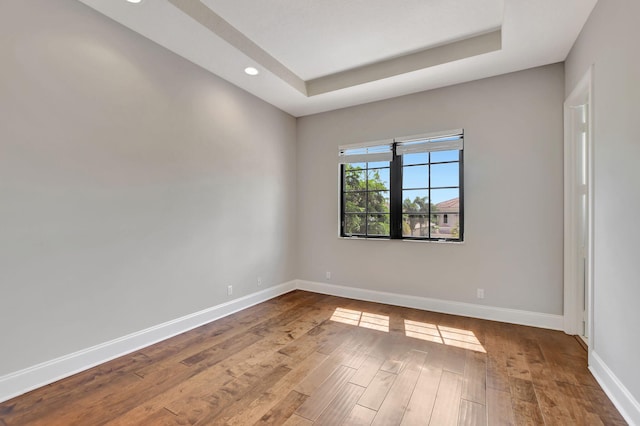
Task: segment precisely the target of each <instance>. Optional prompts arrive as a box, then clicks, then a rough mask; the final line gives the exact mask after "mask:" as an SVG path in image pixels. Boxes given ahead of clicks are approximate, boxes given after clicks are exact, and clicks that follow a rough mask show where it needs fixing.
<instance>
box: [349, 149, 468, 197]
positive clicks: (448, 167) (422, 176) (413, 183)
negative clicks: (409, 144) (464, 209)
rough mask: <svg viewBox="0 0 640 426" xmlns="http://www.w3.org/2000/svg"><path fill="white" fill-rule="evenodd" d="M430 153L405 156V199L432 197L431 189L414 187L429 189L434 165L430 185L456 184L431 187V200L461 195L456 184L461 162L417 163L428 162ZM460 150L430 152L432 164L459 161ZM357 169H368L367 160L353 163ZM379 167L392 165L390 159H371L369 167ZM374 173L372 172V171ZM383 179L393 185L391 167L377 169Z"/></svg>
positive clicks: (457, 183) (385, 183)
mask: <svg viewBox="0 0 640 426" xmlns="http://www.w3.org/2000/svg"><path fill="white" fill-rule="evenodd" d="M428 156H429V153H426V152H425V153H417V154H406V155H404V161H403V165H404V167H403V177H402V180H403V188H404V189H405V190H404V191H403V196H402V199H403V200H404V199H406V198H410V199H411V200H414V199H415V197H426V198H428V196H429V191H428V190H426V189H412V188H427V187H429V183H428V174H427V173H428V168H429V167H431V187H432V188H437V187H447V186H453V187H456V188H453V189H432V190H431V203H433V204H438V203H441V202H443V201H448V200H451V199H453V198H458V197H459V196H460V194H459V190H458V189H457V187H459V186H460V180H459V176H460V174H459V163H457V162H456V163H444V164H432V165H431V166H426V165H418V164H422V163H427V162H428ZM458 159H459V157H458V151H457V150H451V151H436V152H432V153H431V163H438V162H444V161H458ZM352 166H353V167H354V168H363V169H364V168H365V167H366V164H365V163H355V164H352ZM377 167H389V162H388V161H379V162H370V163H369V169H373V168H377ZM370 173H373V171H370ZM378 174H379V176H380V180H381V181H382V182H383V183H384V185H385V186H386V187H387V188H390V184H389V169H388V168H387V169H380V170H378Z"/></svg>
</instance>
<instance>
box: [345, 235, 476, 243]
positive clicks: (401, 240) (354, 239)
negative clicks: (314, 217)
mask: <svg viewBox="0 0 640 426" xmlns="http://www.w3.org/2000/svg"><path fill="white" fill-rule="evenodd" d="M338 239H339V240H351V241H400V242H407V243H431V244H455V245H463V244H464V241H447V240H418V239H415V240H413V239H392V238H367V237H340V236H339V237H338Z"/></svg>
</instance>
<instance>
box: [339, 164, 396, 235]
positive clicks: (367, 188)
mask: <svg viewBox="0 0 640 426" xmlns="http://www.w3.org/2000/svg"><path fill="white" fill-rule="evenodd" d="M344 170H345V173H344V175H345V176H344V179H345V182H344V183H345V189H346V191H347V192H346V194H345V205H344V207H345V212H346V213H358V214H347V215H345V221H346V223H345V226H344V232H345V234H347V235H348V234H365V233H366V234H368V235H389V228H390V225H389V203H388V200H387V199H386V198H385V192H382V191H388V190H389V188H387V186H386V185H385V183H384V181H383V180H382V178H381V177H380V171H379V170H363V169H359V168H357V167H354V166H353V165H351V164H345V166H344ZM372 191H380V192H372ZM372 213H373V214H372ZM365 221H366V222H368V223H366V222H365Z"/></svg>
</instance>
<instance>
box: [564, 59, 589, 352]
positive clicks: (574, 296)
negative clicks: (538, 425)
mask: <svg viewBox="0 0 640 426" xmlns="http://www.w3.org/2000/svg"><path fill="white" fill-rule="evenodd" d="M585 101H586V104H587V121H588V123H587V140H586V145H587V146H586V151H587V200H588V202H587V219H588V220H587V235H586V237H587V243H586V254H585V259H586V268H585V289H584V292H585V293H584V297H585V300H586V303H585V305H586V306H585V311H586V321H585V322H586V323H585V330H586V332H587V336H588V347H589V348H590V349H591V348H593V345H594V333H593V328H594V327H593V323H594V316H593V302H594V292H593V265H594V262H593V237H594V235H593V234H594V232H593V223H594V221H593V213H594V212H593V210H594V209H593V206H594V202H593V201H594V199H593V195H594V185H593V182H594V179H593V168H594V167H593V165H594V158H593V151H594V150H593V118H594V113H593V111H594V105H593V66H591V67H589V69H588V70H587V72H586V73H585V75H584V76H583V77H582V79H580V81H579V82H578V84H576V86H575V87H574V89H573V90H572V91H571V94H570V95H569V96H568V97H567V99H566V100H565V102H564V331H565V333H567V334H572V335H581V334H582V331H581V330H582V324H581V322H582V320H583V311H582V306H583V302H582V300H580V295H581V291H580V288H579V283H578V282H577V280H578V274H577V268H578V262H579V257H578V244H577V241H576V237H577V226H578V223H579V221H578V218H577V214H578V213H577V208H576V161H575V160H576V149H575V144H574V143H573V140H574V139H573V136H574V127H573V125H572V120H571V108H572V107H575V106H578V105H582V104H584V103H585Z"/></svg>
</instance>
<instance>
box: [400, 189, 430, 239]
mask: <svg viewBox="0 0 640 426" xmlns="http://www.w3.org/2000/svg"><path fill="white" fill-rule="evenodd" d="M429 207H431V221H430V222H429V221H427V217H428V216H429ZM436 210H437V207H436V206H435V204H433V203H431V204H430V203H429V202H428V201H427V197H416V198H415V199H414V200H413V201H411V200H410V199H409V198H405V200H404V201H403V202H402V212H403V213H404V214H403V215H402V234H403V235H413V230H415V229H416V225H418V224H420V236H421V237H426V236H428V226H429V223H431V224H433V223H435V222H436V221H437V216H436V215H435V214H434V212H435V211H436ZM407 213H412V214H411V215H409V214H407ZM420 213H422V214H420Z"/></svg>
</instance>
